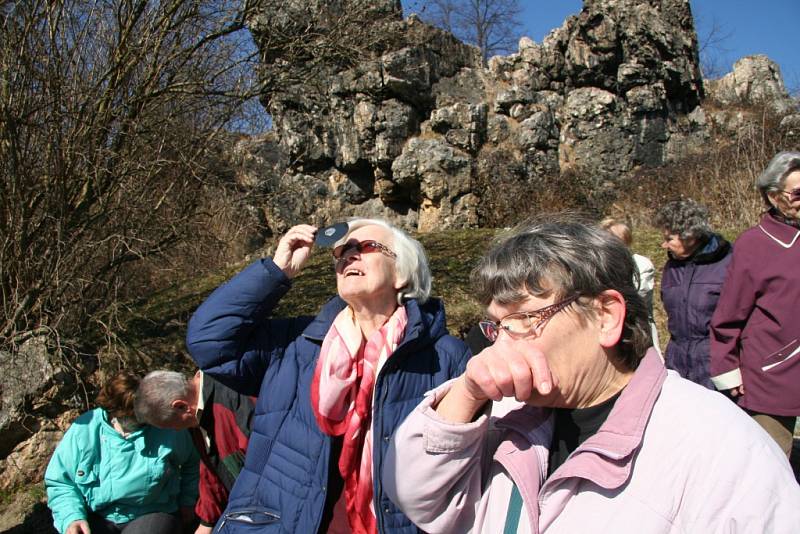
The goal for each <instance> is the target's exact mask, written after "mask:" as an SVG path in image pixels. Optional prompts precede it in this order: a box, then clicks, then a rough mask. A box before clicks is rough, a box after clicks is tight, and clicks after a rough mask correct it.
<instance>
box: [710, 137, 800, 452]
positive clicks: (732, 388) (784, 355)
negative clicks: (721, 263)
mask: <svg viewBox="0 0 800 534" xmlns="http://www.w3.org/2000/svg"><path fill="white" fill-rule="evenodd" d="M756 186H757V187H758V190H759V191H760V192H761V196H762V197H763V198H764V202H765V203H766V205H767V208H768V211H767V212H766V213H765V214H764V215H763V216H762V218H761V221H760V222H759V223H758V225H757V226H754V227H753V228H750V229H749V230H747V231H745V232H744V233H743V234H742V235H741V236H739V239H737V240H736V244H735V246H734V253H733V261H732V262H731V265H730V269H729V271H728V277H727V279H726V281H725V284H724V286H723V288H722V294H721V296H720V300H719V303H718V304H717V310H716V312H715V313H714V316H713V318H712V321H711V379H712V381H713V382H714V385H715V386H716V387H717V389H719V390H721V391H728V392H730V394H731V395H732V396H734V397H736V398H737V400H738V403H739V406H741V407H742V408H744V409H745V410H747V411H748V413H750V414H751V415H752V416H753V418H754V419H756V421H758V422H759V424H761V426H763V427H764V428H765V430H767V432H769V434H770V435H771V436H772V437H773V438H774V439H775V441H777V442H778V444H779V445H780V446H781V447H782V448H783V450H784V451H785V452H786V454H787V455H788V454H789V453H790V452H791V447H792V434H793V431H794V426H795V420H796V417H797V416H798V415H800V152H781V153H779V154H778V155H776V156H775V157H774V158H772V161H771V162H770V163H769V165H768V166H767V169H766V170H765V171H764V172H763V173H761V175H760V176H759V177H758V180H757V181H756Z"/></svg>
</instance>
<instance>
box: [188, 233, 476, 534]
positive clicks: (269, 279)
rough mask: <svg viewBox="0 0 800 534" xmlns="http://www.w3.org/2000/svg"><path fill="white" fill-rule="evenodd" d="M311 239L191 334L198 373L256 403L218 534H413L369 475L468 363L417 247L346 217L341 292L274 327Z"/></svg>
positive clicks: (292, 239)
mask: <svg viewBox="0 0 800 534" xmlns="http://www.w3.org/2000/svg"><path fill="white" fill-rule="evenodd" d="M318 233H319V232H318V230H317V228H316V227H314V226H310V225H299V226H295V227H293V228H291V229H290V230H289V231H288V232H287V233H286V235H285V236H283V237H282V238H281V239H280V241H279V243H278V246H277V249H276V251H275V254H274V256H273V257H272V258H271V259H270V258H265V259H262V260H259V261H257V262H256V263H254V264H253V265H250V266H249V267H247V268H246V269H245V270H244V271H242V272H241V273H239V274H237V275H236V276H235V277H234V278H232V279H231V280H230V281H228V282H227V283H225V284H223V285H222V286H220V287H219V288H217V290H216V291H214V292H213V293H212V294H211V295H210V296H209V297H208V299H207V300H206V301H205V302H204V303H203V304H202V305H201V306H200V307H199V308H198V310H197V311H196V312H195V314H194V316H193V317H192V319H191V321H190V323H189V329H188V335H187V344H188V347H189V351H190V353H191V355H192V357H193V358H194V359H195V361H196V362H197V363H198V365H199V366H200V367H201V368H202V369H203V371H204V372H205V373H208V374H209V375H211V376H213V377H214V378H216V379H218V380H219V381H220V382H223V383H225V384H226V385H228V386H230V387H232V388H233V389H235V390H237V391H239V392H240V393H244V394H247V395H253V396H258V400H257V404H256V410H255V420H254V423H253V431H252V434H251V436H250V443H249V446H248V449H247V454H246V457H245V464H244V469H243V470H242V471H241V474H240V475H239V478H238V480H237V482H236V484H235V485H234V487H233V489H232V490H231V494H230V498H229V500H228V507H227V509H226V510H225V512H224V513H223V514H222V518H221V519H220V521H219V523H218V524H217V526H216V530H215V532H217V533H234V532H236V533H238V532H242V533H244V532H247V533H249V532H256V531H259V532H260V531H261V530H259V529H262V530H263V531H264V532H267V531H269V532H298V533H300V532H303V533H316V532H331V533H334V532H355V533H374V532H382V533H383V532H386V533H408V532H416V527H415V526H414V525H413V524H412V523H411V521H410V520H409V519H408V518H407V517H405V516H404V515H403V513H402V512H400V511H399V510H398V508H397V506H396V505H395V504H394V503H392V502H391V501H390V500H389V499H388V497H387V496H386V494H385V493H384V491H383V488H382V485H381V482H380V479H379V476H378V473H380V470H381V468H382V466H383V460H384V456H385V453H386V449H387V448H388V446H389V439H390V437H391V435H392V433H393V432H394V430H395V428H397V426H398V425H399V424H400V422H401V421H402V420H403V419H404V418H405V416H406V415H407V414H408V413H409V412H410V411H411V410H412V409H413V408H414V407H415V406H416V405H417V404H418V403H419V402H420V400H421V399H422V397H423V395H424V393H425V392H426V391H428V390H430V389H432V388H434V387H436V386H438V385H440V384H442V383H443V382H445V381H446V380H448V379H450V378H452V377H454V376H458V375H459V374H461V373H462V372H463V371H464V369H465V366H466V362H467V358H468V357H469V352H468V349H467V347H466V346H465V345H464V344H463V343H462V342H461V341H460V340H458V339H456V338H454V337H452V336H450V335H448V333H447V329H446V326H445V314H444V307H443V305H442V303H441V302H440V301H439V300H437V299H434V298H429V294H430V289H431V275H430V270H429V268H428V262H427V259H426V257H425V252H424V250H423V248H422V245H421V244H420V243H419V242H418V241H416V240H414V239H412V238H411V237H409V236H408V235H407V234H406V233H405V232H403V231H402V230H400V229H399V228H396V227H394V226H392V225H390V224H389V223H387V222H385V221H382V220H374V219H355V220H352V221H350V222H349V224H348V225H347V229H346V233H345V234H344V235H343V237H341V238H340V239H339V240H338V241H337V242H336V243H334V245H335V246H334V248H333V268H334V271H335V275H336V286H337V291H338V295H337V296H335V297H333V298H332V299H331V300H330V301H328V302H327V303H326V304H325V305H324V306H323V307H322V310H321V311H320V312H319V314H318V315H317V316H316V317H291V318H275V317H272V316H271V315H272V310H273V308H274V307H275V306H276V305H277V303H278V301H279V300H280V299H281V297H282V296H283V295H284V294H285V293H286V292H287V291H289V290H290V289H291V285H292V279H293V278H294V277H295V276H297V275H298V274H299V273H300V271H301V270H302V268H303V265H304V264H305V263H306V260H307V259H308V257H309V255H310V254H311V251H312V247H313V245H314V242H315V238H317V237H318V236H317V234H318Z"/></svg>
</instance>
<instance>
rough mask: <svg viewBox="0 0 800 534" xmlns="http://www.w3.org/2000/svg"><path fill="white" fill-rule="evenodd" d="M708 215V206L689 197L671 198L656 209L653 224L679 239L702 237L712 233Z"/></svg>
mask: <svg viewBox="0 0 800 534" xmlns="http://www.w3.org/2000/svg"><path fill="white" fill-rule="evenodd" d="M708 216H709V213H708V208H706V207H705V206H703V205H702V204H699V203H697V202H695V201H694V200H692V199H690V198H687V199H685V200H673V201H672V202H667V203H666V204H664V205H663V206H662V207H661V209H660V210H658V213H656V217H655V225H656V226H657V227H659V228H663V229H664V230H666V231H668V232H670V233H673V234H678V236H680V238H681V239H689V238H692V237H693V238H695V239H702V238H704V237H707V236H709V235H711V234H713V233H714V230H713V229H712V228H711V223H709V222H708Z"/></svg>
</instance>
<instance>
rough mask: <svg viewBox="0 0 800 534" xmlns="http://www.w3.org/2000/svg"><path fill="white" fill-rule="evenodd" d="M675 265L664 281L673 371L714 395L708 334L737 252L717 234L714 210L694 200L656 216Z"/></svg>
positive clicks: (670, 262) (667, 267) (667, 270)
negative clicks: (710, 218)
mask: <svg viewBox="0 0 800 534" xmlns="http://www.w3.org/2000/svg"><path fill="white" fill-rule="evenodd" d="M655 222H656V226H658V227H660V228H661V229H662V231H663V233H664V242H663V243H662V244H661V247H662V248H664V249H666V250H667V255H668V256H669V259H668V260H667V263H666V265H665V266H664V272H663V274H662V276H661V301H662V302H663V303H664V310H665V311H666V312H667V328H668V329H669V334H670V340H669V344H668V345H667V352H666V354H665V359H666V364H667V368H668V369H674V370H676V371H678V372H679V373H680V374H681V376H682V377H684V378H688V379H689V380H691V381H692V382H696V383H698V384H700V385H702V386H705V387H707V388H709V389H714V385H713V384H712V383H711V379H710V375H709V349H708V329H709V323H710V322H711V315H712V314H713V313H714V308H716V306H717V300H718V299H719V294H720V288H721V287H722V282H723V281H724V280H725V274H726V272H727V270H728V264H729V263H730V260H731V246H730V243H728V242H727V241H725V239H723V237H722V236H721V235H719V234H715V233H714V232H713V231H712V229H711V225H710V224H709V222H708V209H707V208H706V207H705V206H702V205H700V204H698V203H697V202H695V201H693V200H688V199H687V200H676V201H673V202H669V203H667V204H665V205H664V206H663V207H662V208H661V210H659V212H658V214H657V215H656V219H655Z"/></svg>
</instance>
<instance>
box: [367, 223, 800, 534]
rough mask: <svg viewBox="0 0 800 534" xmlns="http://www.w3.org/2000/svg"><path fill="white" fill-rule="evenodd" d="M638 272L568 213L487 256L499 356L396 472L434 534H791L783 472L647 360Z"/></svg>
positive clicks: (491, 322) (466, 380)
mask: <svg viewBox="0 0 800 534" xmlns="http://www.w3.org/2000/svg"><path fill="white" fill-rule="evenodd" d="M634 269H635V266H634V263H633V261H632V259H631V255H630V253H629V252H628V251H627V249H626V248H625V245H624V244H623V243H622V242H621V241H620V240H619V239H617V238H615V237H613V236H612V235H610V234H609V233H607V232H606V231H604V230H602V229H601V228H599V227H597V226H594V225H591V224H588V223H583V222H580V221H577V220H575V219H574V218H564V219H563V220H560V221H559V220H558V219H557V218H556V217H549V218H548V219H547V220H546V221H543V222H534V223H531V224H528V225H526V226H524V227H522V228H520V229H519V230H517V231H516V232H515V233H514V235H512V236H511V237H508V238H507V239H505V240H503V241H502V242H500V243H499V244H498V245H496V246H495V247H494V248H493V249H492V250H491V251H490V252H489V253H488V255H487V256H486V257H485V258H483V260H482V261H481V262H480V264H479V265H478V267H477V268H476V270H475V271H474V274H473V284H474V286H475V288H476V292H477V294H478V297H479V299H480V301H481V302H483V303H484V304H486V305H488V308H487V312H488V316H489V317H488V319H487V320H486V321H483V322H482V323H481V325H482V328H483V331H484V332H485V334H486V336H487V337H488V338H489V339H490V340H492V341H493V342H494V344H493V345H492V346H490V347H489V348H487V349H485V350H484V351H483V352H481V353H480V354H478V355H476V356H474V357H473V358H472V359H471V360H470V361H469V363H468V364H467V370H466V372H465V373H464V374H463V375H461V376H460V377H459V378H457V379H456V380H452V381H450V382H448V383H446V384H444V385H443V386H441V387H439V388H437V389H436V390H434V391H433V392H431V394H429V395H428V396H426V398H425V400H424V401H423V402H422V403H421V404H420V406H419V407H417V409H415V410H414V411H413V412H412V413H411V414H410V415H409V416H408V418H407V419H406V421H405V422H404V423H403V424H402V425H401V426H400V428H399V429H398V431H397V432H396V433H395V437H394V438H393V440H392V447H391V448H390V451H389V455H388V456H387V459H386V462H385V466H384V471H383V475H384V476H383V486H384V488H385V490H386V491H387V493H389V495H390V496H391V498H392V499H393V500H394V501H395V502H397V503H398V504H399V505H400V508H401V509H402V510H403V511H404V512H405V513H406V514H408V516H409V517H410V518H411V519H412V520H413V521H414V522H415V523H417V525H419V526H420V527H421V528H422V529H423V530H425V531H426V532H429V533H431V534H436V533H442V534H444V533H448V534H449V533H455V532H458V533H467V532H475V533H478V532H480V533H501V532H515V533H520V534H529V533H542V534H550V533H568V534H572V533H579V532H614V533H623V534H624V533H637V534H638V533H641V532H646V533H648V534H653V533H667V532H674V533H678V532H680V533H694V532H696V533H698V534H699V533H706V532H723V531H724V532H728V533H734V532H742V533H749V532H766V531H769V532H786V533H788V532H794V531H795V529H796V527H797V525H798V524H800V508H798V506H797V503H798V502H800V500H799V499H800V487H798V486H797V483H796V482H795V480H794V477H793V475H792V471H791V469H790V468H789V465H788V462H787V461H786V459H785V458H784V457H783V456H782V454H781V452H780V450H779V449H778V447H777V446H775V444H774V442H773V441H772V440H770V439H769V437H768V436H767V435H766V434H764V432H762V431H761V430H760V429H759V428H758V426H757V425H756V424H755V423H753V421H752V420H750V418H748V417H746V416H745V414H744V413H743V412H742V411H741V410H739V409H737V408H736V407H735V406H734V405H733V404H732V403H731V402H729V401H728V400H727V399H726V398H725V397H723V396H722V395H716V394H714V393H712V392H710V391H708V390H707V389H705V388H702V387H700V386H697V385H696V384H693V383H691V382H689V381H687V380H684V379H682V378H681V377H680V376H679V375H677V374H676V373H675V372H668V371H667V370H666V369H665V367H664V364H663V362H662V360H661V358H660V357H659V356H658V354H656V352H655V350H653V349H652V348H648V346H649V342H650V336H649V333H648V330H649V327H648V321H647V310H646V308H645V306H644V303H643V302H642V299H641V298H640V297H639V295H638V294H637V291H636V288H635V287H634V285H633V273H634ZM407 466H413V468H411V469H409V468H408V467H407Z"/></svg>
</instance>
